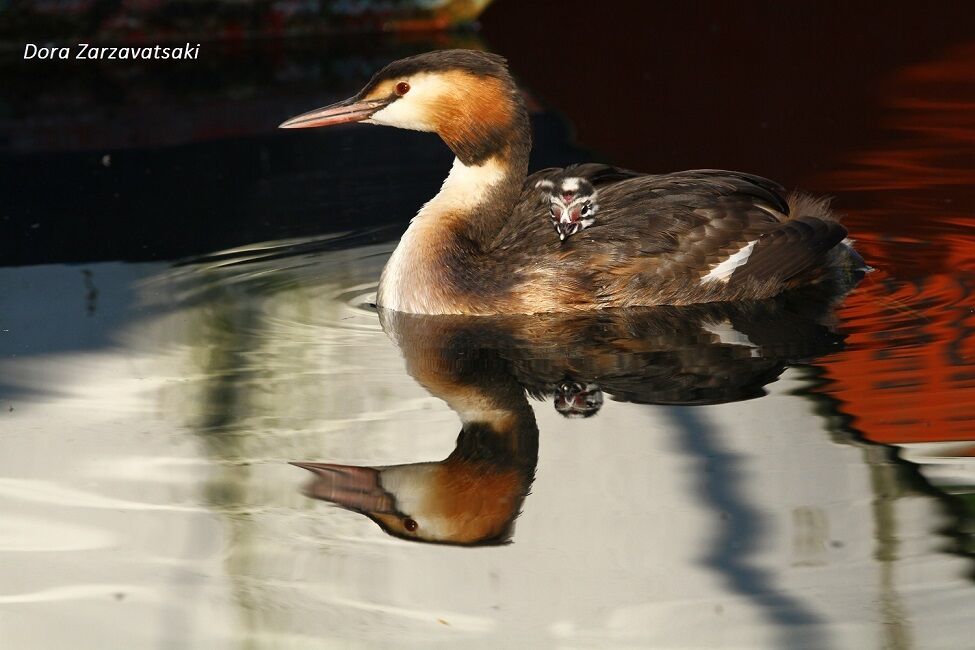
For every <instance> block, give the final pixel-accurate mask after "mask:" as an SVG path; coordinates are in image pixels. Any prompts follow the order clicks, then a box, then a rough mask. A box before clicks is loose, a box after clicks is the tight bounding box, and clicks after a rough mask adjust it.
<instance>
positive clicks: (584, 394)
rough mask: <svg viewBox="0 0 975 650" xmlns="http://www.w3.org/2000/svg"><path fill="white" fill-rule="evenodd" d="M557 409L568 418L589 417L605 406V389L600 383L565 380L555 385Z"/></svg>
mask: <svg viewBox="0 0 975 650" xmlns="http://www.w3.org/2000/svg"><path fill="white" fill-rule="evenodd" d="M554 401H555V410H556V411H558V412H559V413H561V414H562V415H563V416H565V417H567V418H588V417H592V416H593V415H596V413H599V409H601V408H602V407H603V391H602V390H601V389H600V388H599V385H598V384H594V383H592V382H581V381H569V380H566V381H563V382H561V383H559V385H558V386H556V387H555V400H554Z"/></svg>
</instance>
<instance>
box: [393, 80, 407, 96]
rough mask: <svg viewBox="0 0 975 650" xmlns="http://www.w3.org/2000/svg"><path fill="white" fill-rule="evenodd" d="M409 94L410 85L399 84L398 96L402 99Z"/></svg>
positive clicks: (397, 88) (397, 85) (402, 82)
mask: <svg viewBox="0 0 975 650" xmlns="http://www.w3.org/2000/svg"><path fill="white" fill-rule="evenodd" d="M408 92H410V84H408V83H406V82H405V81H401V82H399V83H398V84H396V94H397V95H399V96H400V97H402V96H403V95H405V94H406V93H408Z"/></svg>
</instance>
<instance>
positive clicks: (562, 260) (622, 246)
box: [488, 165, 845, 306]
mask: <svg viewBox="0 0 975 650" xmlns="http://www.w3.org/2000/svg"><path fill="white" fill-rule="evenodd" d="M567 169H571V170H572V173H573V174H574V175H579V176H583V177H585V178H587V179H588V180H590V182H593V184H594V185H596V187H597V191H598V199H597V200H598V204H599V210H598V212H597V214H596V217H595V223H594V224H593V225H592V226H590V227H589V228H587V229H585V230H583V231H582V232H580V233H578V234H576V235H574V236H573V237H571V238H569V239H567V240H566V241H565V242H560V241H559V239H558V237H557V236H556V235H555V234H554V233H553V232H552V230H551V226H550V224H549V220H548V216H547V206H546V204H545V203H544V201H543V200H542V196H541V195H542V193H541V192H539V190H538V189H537V188H535V186H534V184H535V183H537V182H538V181H539V180H543V179H546V178H556V177H558V176H564V175H565V174H566V171H567V170H543V171H542V172H538V173H536V174H534V175H532V176H531V177H529V182H527V183H526V189H525V190H524V191H523V192H522V197H521V201H520V202H519V204H518V205H517V206H516V208H515V210H514V212H513V214H512V216H511V218H510V219H509V220H508V222H507V223H506V224H505V226H504V227H503V228H502V230H501V232H500V233H499V234H498V236H497V237H496V238H495V240H494V242H493V243H492V246H491V248H490V250H489V251H488V256H489V258H490V259H494V260H495V261H496V262H497V264H494V265H493V266H494V267H495V268H498V269H504V270H505V272H506V273H511V272H512V271H514V273H515V275H517V276H518V278H519V279H518V280H517V281H516V283H517V284H522V285H524V286H526V287H528V286H531V287H532V289H533V291H536V292H538V293H539V294H544V292H546V291H549V292H556V293H560V294H563V298H560V299H568V298H567V296H578V297H579V298H580V299H581V301H582V302H583V303H585V302H591V301H593V300H595V301H596V302H598V303H600V304H602V305H604V306H631V305H652V304H665V303H666V304H687V303H692V302H709V301H715V300H730V299H739V298H758V297H765V296H768V295H773V294H774V293H777V292H778V291H780V290H781V289H782V286H781V285H779V286H773V285H774V284H775V282H778V281H781V280H784V279H788V278H794V277H799V276H800V275H802V274H803V272H804V270H806V269H808V268H810V267H811V266H814V265H815V264H816V263H818V262H819V261H820V257H821V255H822V253H823V251H825V250H828V249H829V248H831V247H832V246H834V245H835V244H836V243H837V242H838V241H840V240H841V239H842V237H843V235H845V233H843V230H842V227H840V226H839V225H838V224H836V223H835V222H832V221H829V220H827V219H813V218H806V217H803V218H801V219H796V220H794V221H793V220H790V216H789V213H790V208H789V203H788V201H787V200H786V198H785V196H784V191H783V190H782V188H781V187H780V186H778V185H777V184H775V183H773V182H771V181H769V180H767V179H764V178H761V177H759V176H754V175H751V174H743V173H739V172H727V171H721V170H692V171H686V172H678V173H674V174H665V175H636V174H634V173H633V172H628V171H626V170H619V169H616V168H612V167H609V166H606V165H579V166H577V167H574V168H567ZM814 222H815V223H814ZM786 225H788V226H789V227H788V228H785V230H783V232H781V233H779V234H774V235H773V233H775V232H776V231H777V230H778V229H781V228H784V227H785V226H786ZM841 233H842V234H841ZM751 242H755V245H754V248H753V249H752V250H751V258H750V259H748V263H747V264H745V265H742V266H740V267H739V268H736V269H734V281H730V280H729V281H727V282H726V281H724V280H726V279H727V278H723V279H722V281H718V282H713V281H709V282H703V283H702V279H703V278H705V277H707V276H708V273H709V271H710V270H711V269H712V268H714V267H715V266H716V265H719V264H720V263H721V262H722V261H723V260H727V259H728V258H729V257H730V256H732V255H734V254H735V253H737V252H738V251H740V250H741V249H742V248H743V247H745V246H747V245H748V244H749V243H751ZM752 264H754V266H752ZM499 281H500V279H499ZM763 283H764V284H763Z"/></svg>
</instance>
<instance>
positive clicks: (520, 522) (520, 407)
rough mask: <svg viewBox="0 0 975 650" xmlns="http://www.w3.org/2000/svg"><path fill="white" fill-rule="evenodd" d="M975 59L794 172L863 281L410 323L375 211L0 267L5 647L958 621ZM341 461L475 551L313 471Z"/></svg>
mask: <svg viewBox="0 0 975 650" xmlns="http://www.w3.org/2000/svg"><path fill="white" fill-rule="evenodd" d="M973 55H975V49H972V48H968V49H962V50H960V51H953V52H950V53H947V54H945V55H944V56H943V57H941V58H937V57H936V58H935V59H933V60H931V61H927V62H923V63H918V64H917V65H914V66H910V67H906V68H904V69H903V70H901V71H900V72H899V73H898V74H897V75H894V76H893V78H891V79H890V80H889V87H888V89H887V91H886V93H885V95H884V97H885V98H886V99H885V102H886V103H885V104H884V109H883V116H884V117H883V123H882V125H881V127H879V128H880V130H879V132H878V133H879V135H878V136H877V137H875V138H873V139H872V140H871V141H870V142H868V143H867V144H865V145H863V147H861V148H857V149H855V150H853V151H851V152H849V154H848V155H847V156H846V157H845V158H843V159H842V160H840V161H839V162H837V163H836V165H835V167H834V168H832V169H824V170H822V171H821V173H819V174H818V175H817V176H816V177H815V178H810V179H808V182H809V184H810V185H811V186H813V187H819V188H831V189H830V191H831V192H832V193H833V194H834V195H836V197H837V198H836V202H835V203H836V205H837V206H840V207H841V209H842V210H843V211H845V212H846V213H847V214H848V219H847V223H848V225H849V227H850V230H851V235H852V236H853V237H854V238H855V239H856V240H857V245H858V247H859V248H860V250H861V251H862V252H863V254H864V257H866V258H867V260H868V261H869V263H870V264H871V265H872V266H874V267H875V268H876V269H877V270H876V271H874V272H873V273H870V274H868V275H867V277H866V278H864V279H863V280H862V281H861V282H860V283H859V284H858V285H856V286H855V287H854V288H852V290H850V292H849V294H848V295H846V296H845V297H843V296H842V295H812V294H804V295H800V296H793V297H791V298H789V299H783V300H779V301H774V302H770V303H767V304H762V305H754V306H749V307H745V308H730V307H709V308H701V309H684V310H673V309H657V310H642V311H637V312H627V313H620V314H603V315H598V316H591V317H578V318H574V319H565V318H555V317H552V318H533V319H518V318H513V319H496V320H491V319H474V320H467V319H424V318H407V317H396V316H395V315H391V314H378V313H376V311H375V310H374V309H373V308H371V307H370V302H371V300H372V298H373V296H374V292H375V287H376V282H377V279H378V276H379V272H380V270H381V268H382V266H383V263H384V261H385V259H386V256H387V255H388V254H389V252H390V251H391V249H392V245H393V244H391V243H372V241H373V239H375V238H370V237H363V236H358V235H357V234H356V233H354V232H353V233H346V234H337V235H331V236H321V237H315V238H303V239H300V240H289V241H281V240H276V241H270V242H267V243H265V244H260V245H254V246H250V247H246V248H243V249H237V250H234V251H228V252H226V253H222V254H217V255H214V256H211V257H208V258H206V259H203V260H197V261H196V262H194V263H190V264H183V265H179V266H174V265H172V264H171V263H169V262H144V263H122V262H100V263H91V264H86V265H59V264H49V265H33V266H21V267H8V268H0V286H2V288H3V291H2V293H0V345H2V349H3V356H2V359H0V399H2V407H3V408H2V411H0V445H2V449H3V453H2V454H0V512H2V513H3V517H2V518H0V630H2V635H3V644H2V645H3V647H4V648H47V647H51V648H54V647H72V648H75V649H76V650H81V649H84V648H93V649H95V648H97V649H103V648H113V647H118V648H121V647H124V648H150V647H152V648H303V647H308V648H322V647H422V648H427V647H457V646H459V645H461V644H463V645H464V646H465V647H466V646H470V647H483V648H499V647H525V648H528V647H531V648H546V647H559V648H589V647H592V648H602V647H618V648H623V647H633V648H637V647H641V648H642V647H736V648H742V647H789V648H797V647H810V648H854V647H856V648H861V647H885V648H915V647H917V648H921V647H924V648H959V647H966V646H970V645H971V638H972V634H973V632H975V623H973V622H972V612H973V608H972V602H973V597H975V582H973V579H972V576H973V569H975V564H973V558H972V552H973V550H975V545H973V540H972V538H971V535H972V532H973V530H975V461H973V458H975V337H973V336H972V332H973V328H975V308H973V304H975V300H973V289H975V234H973V233H975V230H973V226H975V209H973V201H972V189H971V188H972V186H973V181H975V170H973V167H972V156H971V150H972V145H973V144H975V143H973V138H972V133H973V128H975V123H973V121H972V120H973V118H972V115H973V113H972V112H971V100H972V98H973V97H975V95H972V94H971V89H972V86H971V79H970V74H969V73H968V72H967V71H968V70H970V69H971V64H972V63H973V60H975V59H973ZM398 164H401V165H402V166H403V167H404V169H406V168H408V167H409V164H410V161H409V159H408V157H407V156H404V157H403V158H402V161H401V162H400V163H398ZM445 168H446V166H445V167H444V169H445ZM394 171H395V167H394ZM343 182H347V181H343ZM414 207H415V206H414ZM384 326H385V329H386V331H384V329H383V328H384ZM472 414H477V415H478V416H479V417H481V418H484V417H488V418H491V419H492V421H494V422H496V423H497V429H498V431H500V433H501V435H500V436H498V437H493V436H490V435H486V434H485V432H484V431H481V430H479V429H477V427H472V426H462V419H470V418H471V417H472ZM485 414H486V415H485ZM566 414H568V415H572V416H574V417H566ZM585 416H588V417H585ZM458 432H460V435H458ZM290 461H299V462H325V463H332V464H337V465H341V466H343V467H344V468H345V469H341V468H337V467H332V468H331V469H324V470H322V471H321V473H320V475H319V478H318V482H317V483H312V484H309V481H310V479H312V478H313V475H312V474H311V473H309V472H308V471H306V470H304V469H301V468H298V467H294V466H292V465H289V464H288V463H289V462H290ZM416 463H435V464H432V465H430V464H426V465H420V466H418V465H413V464H416ZM353 466H354V467H381V468H384V470H383V471H384V474H383V476H384V479H385V480H384V485H386V484H389V485H392V484H393V483H394V481H395V480H400V479H398V478H397V477H400V478H401V477H403V476H407V475H411V473H412V475H414V476H422V477H425V478H424V479H423V480H429V483H424V485H427V486H428V490H429V492H430V493H436V494H437V495H438V498H439V499H440V501H444V502H446V501H451V499H453V500H452V501H451V502H450V503H449V504H446V505H444V506H443V509H444V511H449V512H450V513H451V514H452V515H453V517H454V519H455V520H463V521H465V522H467V525H465V526H464V527H463V530H459V531H458V530H447V528H448V527H447V526H446V525H445V524H444V523H443V521H441V520H438V519H437V517H438V514H437V513H434V514H429V513H428V512H427V511H426V510H423V509H422V508H420V507H419V506H417V508H418V510H417V512H420V511H421V510H422V512H423V514H422V515H415V513H410V514H414V516H416V518H417V520H418V522H419V526H420V533H423V534H425V535H428V536H437V535H440V536H442V537H443V539H445V540H446V541H463V542H466V543H469V544H473V545H471V546H463V545H444V544H430V543H417V542H415V541H406V540H403V539H400V538H398V537H396V536H392V535H389V534H387V533H386V532H384V530H383V527H385V528H387V529H393V530H394V532H395V530H396V529H395V527H396V526H402V522H401V521H392V522H390V521H388V520H384V519H383V518H382V517H380V516H377V517H376V518H377V519H379V522H380V523H382V524H383V527H381V526H379V525H377V522H375V521H372V520H370V519H369V518H367V517H365V516H363V515H361V514H357V513H354V512H351V511H349V510H346V509H342V508H339V507H336V506H335V505H332V504H329V503H326V502H324V501H322V500H316V499H313V498H309V496H306V493H307V494H310V495H312V496H315V495H317V496H323V495H324V496H329V497H331V498H332V500H334V501H342V500H343V499H345V500H346V501H347V502H348V501H349V500H350V499H351V500H355V499H361V498H364V497H362V495H363V494H367V493H368V492H369V489H368V486H366V487H363V486H364V484H367V483H368V481H369V480H371V478H370V477H371V476H372V474H370V473H368V472H367V471H358V472H357V470H352V469H348V468H349V467H353ZM404 466H405V467H404ZM430 477H433V478H430ZM416 480H418V481H419V480H420V479H416ZM356 481H359V482H358V483H356ZM343 482H344V483H343ZM431 486H432V487H431ZM437 486H447V487H446V488H442V487H437ZM441 489H442V490H443V491H444V493H445V494H446V495H447V496H444V495H443V494H441V493H440V492H438V490H441ZM529 491H530V493H528V492H529ZM526 493H528V495H527V496H525V494H526ZM457 494H460V495H463V498H457V499H454V498H453V496H454V495H457ZM411 498H413V502H419V501H422V499H419V498H418V497H415V495H414V496H413V497H411ZM373 505H376V504H373ZM378 507H380V506H378V505H377V508H378ZM519 511H520V516H517V519H516V520H515V519H514V516H515V515H516V514H517V513H518V512H519ZM441 514H442V513H441ZM394 519H395V518H394ZM512 521H513V524H512ZM399 534H401V535H404V536H407V537H409V536H410V535H408V534H406V533H405V532H402V531H400V533H399ZM413 536H415V535H413Z"/></svg>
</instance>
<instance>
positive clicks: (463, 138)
mask: <svg viewBox="0 0 975 650" xmlns="http://www.w3.org/2000/svg"><path fill="white" fill-rule="evenodd" d="M443 77H444V80H445V81H446V82H447V84H448V86H449V88H450V92H451V94H452V95H455V96H456V98H455V99H453V100H452V101H442V102H438V103H437V107H436V108H433V109H432V112H434V113H435V116H434V124H435V125H436V128H437V133H439V134H440V137H442V138H443V139H444V140H445V141H446V142H447V143H448V144H450V145H458V144H460V145H463V144H474V143H478V142H480V141H482V140H483V139H484V137H485V135H490V134H491V133H502V132H504V131H506V130H507V129H509V128H510V127H511V124H512V121H513V119H514V110H513V105H512V102H511V99H510V98H509V97H508V94H507V93H508V91H507V89H506V88H505V86H504V84H503V83H502V82H501V81H500V80H498V79H494V78H491V77H477V76H474V75H471V74H468V73H466V72H459V71H452V72H447V73H444V74H443ZM474 116H476V119H474ZM485 131H487V134H486V133H485Z"/></svg>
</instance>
